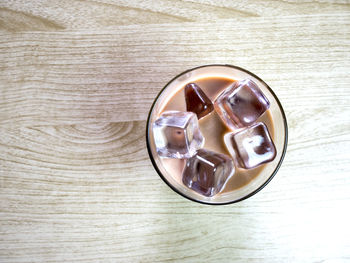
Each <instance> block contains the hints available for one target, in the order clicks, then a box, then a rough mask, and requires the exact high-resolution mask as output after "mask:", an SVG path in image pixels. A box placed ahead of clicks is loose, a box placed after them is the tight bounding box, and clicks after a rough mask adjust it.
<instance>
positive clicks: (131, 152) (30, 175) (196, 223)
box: [0, 0, 350, 262]
mask: <svg viewBox="0 0 350 263" xmlns="http://www.w3.org/2000/svg"><path fill="white" fill-rule="evenodd" d="M212 63H222V64H233V65H238V66H240V67H243V68H246V69H248V70H250V71H252V72H254V73H255V74H257V75H258V76H260V77H261V78H262V79H264V80H265V81H266V82H267V83H268V84H269V85H270V86H271V87H272V88H273V90H274V91H275V93H276V94H277V96H278V97H279V98H280V100H281V102H282V105H283V106H284V109H285V112H286V115H287V119H288V126H289V145H288V151H287V154H286V157H285V160H284V162H283V165H282V167H281V169H280V170H279V172H278V174H277V175H276V176H275V178H274V179H273V180H272V181H271V183H270V184H269V185H268V186H267V187H265V188H264V189H263V190H262V191H261V192H259V193H258V194H257V195H255V196H253V197H251V198H249V199H247V200H245V201H243V202H240V203H237V204H233V205H227V206H207V205H201V204H197V203H194V202H191V201H188V200H187V199H185V198H183V197H181V196H179V195H177V194H176V193H174V192H173V191H172V190H171V189H170V188H168V186H167V185H166V184H164V182H163V181H162V180H161V179H160V178H159V176H158V175H157V173H156V172H155V170H154V169H153V167H152V164H151V162H150V160H149V158H148V154H147V150H146V145H145V123H146V117H147V113H148V110H149V108H150V106H151V104H152V101H153V99H154V97H155V96H156V94H157V93H158V92H159V91H160V90H161V88H162V87H163V86H164V85H165V84H166V83H167V82H168V81H169V80H170V79H171V78H172V77H174V76H175V75H177V74H179V73H180V72H182V71H184V70H185V69H189V68H192V67H195V66H199V65H203V64H212ZM0 69H1V70H0V261H1V262H62V261H68V262H173V261H175V262H232V261H238V262H346V261H348V262H350V228H349V222H350V212H349V207H350V191H349V190H350V189H349V186H350V179H349V175H350V162H349V159H350V133H349V131H350V104H349V102H350V74H349V71H350V2H349V1H346V0H344V1H341V0H339V1H328V0H324V1H317V2H311V1H304V0H300V1H272V0H268V1H257V0H251V1H243V0H238V1H224V0H220V1H210V0H188V1H187V0H186V1H179V0H177V1H171V0H161V1H133V0H129V1H122V0H99V1H70V0H62V1H51V0H49V1H44V0H35V1H25V0H17V1H6V0H2V1H0Z"/></svg>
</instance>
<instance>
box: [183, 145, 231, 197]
mask: <svg viewBox="0 0 350 263" xmlns="http://www.w3.org/2000/svg"><path fill="white" fill-rule="evenodd" d="M234 172H235V166H234V163H233V160H232V159H231V158H230V157H229V156H227V155H224V154H220V153H216V152H212V151H209V150H206V149H199V150H198V151H197V154H196V155H195V156H193V157H192V158H190V159H188V160H187V162H186V166H185V169H184V172H183V174H182V176H183V177H182V182H183V183H184V185H186V186H187V187H188V188H190V189H192V190H194V191H195V192H197V193H199V194H201V195H204V196H207V197H211V196H214V195H216V194H217V193H219V192H221V191H222V190H223V189H224V187H225V185H226V183H227V181H228V179H229V178H230V177H231V176H232V175H233V174H234Z"/></svg>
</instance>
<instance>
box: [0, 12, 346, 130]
mask: <svg viewBox="0 0 350 263" xmlns="http://www.w3.org/2000/svg"><path fill="white" fill-rule="evenodd" d="M342 18H343V16H342V15H336V16H322V19H320V18H319V17H314V16H301V17H299V18H298V21H297V22H296V21H295V17H283V18H280V17H279V18H263V19H255V20H254V21H251V20H247V21H246V22H242V21H241V22H240V23H239V27H240V28H241V30H242V31H243V32H244V34H241V33H240V32H238V31H237V30H236V29H235V24H236V23H235V22H232V21H225V22H224V21H222V22H220V23H201V24H199V23H184V24H182V26H181V28H179V27H178V25H171V24H168V25H153V26H152V25H151V26H142V29H141V28H140V27H137V26H128V27H120V28H119V29H116V30H112V31H107V32H100V31H99V32H95V31H87V32H81V33H77V32H64V33H51V32H50V33H44V32H30V33H18V34H3V37H2V39H1V42H0V43H1V48H0V59H1V61H2V71H1V72H0V85H1V88H2V98H3V100H2V101H0V106H1V107H0V123H1V124H2V125H7V126H8V125H10V126H12V125H17V124H20V125H27V124H29V125H36V124H38V125H45V124H55V125H57V124H75V123H86V122H96V121H107V122H109V121H128V120H144V119H146V116H147V113H148V110H149V108H150V106H151V103H152V101H153V98H154V97H155V95H156V94H157V93H158V92H159V91H160V89H161V88H162V87H163V86H164V85H165V84H166V83H167V82H168V81H169V80H170V79H171V78H172V77H173V76H175V75H177V74H179V73H180V72H182V71H184V70H186V69H188V68H191V67H194V66H198V65H202V64H210V63H228V64H234V65H240V66H242V67H245V68H247V69H249V70H251V71H252V72H255V73H256V74H258V75H259V76H261V77H262V78H263V79H264V80H265V81H266V82H267V83H269V84H270V85H271V87H273V89H274V90H275V91H276V93H277V95H279V96H280V97H281V100H282V102H284V101H286V100H285V98H287V97H288V98H290V97H291V96H292V99H291V100H289V102H287V101H286V102H285V103H291V105H293V106H294V105H296V104H298V103H299V101H300V100H307V102H309V103H310V105H309V107H312V105H313V106H315V107H319V106H321V105H318V104H319V103H322V104H323V105H322V106H327V107H332V105H333V102H330V101H329V100H328V98H327V96H330V95H332V96H333V95H334V97H335V98H336V99H337V103H340V105H344V106H345V105H346V104H347V99H348V96H349V89H346V88H344V89H342V88H341V87H340V88H339V86H338V85H339V84H340V85H343V86H346V84H348V83H349V76H348V74H347V73H346V70H347V69H348V68H349V65H350V55H349V54H350V53H349V44H350V42H349V35H350V20H344V19H342ZM237 26H238V24H237ZM266 28H270V30H265V29H266ZM320 31H321V32H323V34H320ZM253 39H254V41H253ZM255 39H256V40H258V43H256V41H255ZM170 44H171V45H170ZM252 58H253V59H252ZM267 62H268V64H267ZM267 65H268V66H267ZM315 66H317V70H314V69H315ZM33 72H35V74H33ZM305 72H307V83H306V82H305V81H306V79H304V78H300V77H298V76H300V75H301V74H304V73H305ZM339 78H341V83H337V82H334V81H333V80H334V79H336V80H337V79H339ZM301 85H307V86H308V87H310V89H311V90H312V92H314V95H315V96H317V98H319V99H320V100H322V101H314V102H310V100H309V97H310V95H311V94H310V91H309V90H306V89H300V88H299V87H300V86H301ZM325 85H326V86H327V89H325V88H324V87H325ZM290 90H293V92H292V93H291V94H290V92H289V91H290ZM283 91H286V93H284V94H283ZM138 94H142V96H138ZM288 106H289V105H286V109H287V110H288Z"/></svg>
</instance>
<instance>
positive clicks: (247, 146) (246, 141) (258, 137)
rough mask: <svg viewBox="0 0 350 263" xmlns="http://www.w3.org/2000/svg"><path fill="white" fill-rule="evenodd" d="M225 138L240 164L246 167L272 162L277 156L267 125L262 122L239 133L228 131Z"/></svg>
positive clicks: (227, 145)
mask: <svg viewBox="0 0 350 263" xmlns="http://www.w3.org/2000/svg"><path fill="white" fill-rule="evenodd" d="M224 140H225V144H226V147H227V148H228V149H229V151H230V153H231V155H233V156H234V158H235V160H237V162H238V165H239V166H240V167H243V168H245V169H251V168H254V167H257V166H259V165H261V164H263V163H267V162H270V161H272V160H273V159H275V157H276V148H275V145H274V144H273V141H272V140H271V136H270V134H269V131H268V129H267V127H266V125H265V124H264V123H262V122H259V123H256V124H254V125H252V126H250V127H248V128H245V129H243V130H241V131H239V132H237V133H228V134H226V135H225V138H224Z"/></svg>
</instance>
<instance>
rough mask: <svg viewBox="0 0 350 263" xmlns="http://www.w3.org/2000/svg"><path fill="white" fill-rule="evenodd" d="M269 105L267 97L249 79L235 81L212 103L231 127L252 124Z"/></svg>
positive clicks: (235, 127)
mask: <svg viewBox="0 0 350 263" xmlns="http://www.w3.org/2000/svg"><path fill="white" fill-rule="evenodd" d="M269 106H270V103H269V101H268V99H267V98H266V97H265V95H264V94H263V93H262V91H261V90H260V89H259V87H258V86H257V85H256V83H255V82H254V81H252V80H250V79H244V80H241V81H236V82H235V83H233V84H232V86H230V87H228V88H227V89H225V90H224V91H223V92H222V93H221V94H220V95H219V96H218V97H217V99H216V100H215V103H214V107H215V110H216V112H217V113H218V114H219V116H220V118H221V119H222V120H223V121H224V123H225V124H226V125H228V126H229V127H230V128H232V129H237V128H243V127H246V126H249V125H251V124H253V123H254V122H255V121H256V120H257V119H258V118H259V117H260V116H261V115H262V114H263V113H264V112H265V111H266V110H267V109H268V108H269Z"/></svg>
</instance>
